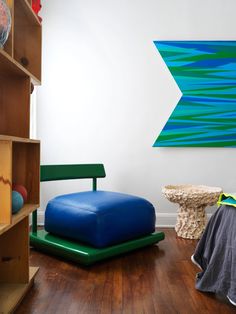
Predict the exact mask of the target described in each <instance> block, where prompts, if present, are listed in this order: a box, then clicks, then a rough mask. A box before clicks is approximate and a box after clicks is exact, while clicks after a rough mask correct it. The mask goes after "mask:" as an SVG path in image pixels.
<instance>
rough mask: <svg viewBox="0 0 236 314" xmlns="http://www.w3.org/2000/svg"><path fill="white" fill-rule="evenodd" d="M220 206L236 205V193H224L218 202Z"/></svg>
mask: <svg viewBox="0 0 236 314" xmlns="http://www.w3.org/2000/svg"><path fill="white" fill-rule="evenodd" d="M217 204H218V205H219V206H221V205H229V206H233V207H236V195H233V194H226V193H222V194H221V195H220V197H219V200H218V202H217Z"/></svg>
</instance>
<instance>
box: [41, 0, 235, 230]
mask: <svg viewBox="0 0 236 314" xmlns="http://www.w3.org/2000/svg"><path fill="white" fill-rule="evenodd" d="M42 5H43V9H42V11H41V16H42V17H43V68H42V71H43V81H42V83H43V85H42V87H40V88H39V89H38V91H37V110H38V111H37V119H38V121H37V134H38V138H40V139H41V141H42V154H41V156H42V158H41V159H42V163H43V164H46V163H47V164H53V163H96V162H99V163H104V164H105V167H106V171H107V178H106V179H102V180H100V184H99V188H100V189H108V190H113V191H123V192H126V193H131V194H136V195H140V196H142V197H145V198H147V199H149V200H150V201H151V202H153V204H154V205H155V207H156V210H157V216H158V220H157V223H158V224H159V225H163V224H164V225H166V224H167V225H168V224H173V223H174V222H175V215H176V209H177V206H175V205H173V204H171V203H169V202H168V201H167V200H165V198H164V197H163V196H162V194H161V187H162V186H163V185H166V184H177V183H192V184H206V185H213V186H221V187H223V188H224V190H225V191H227V192H231V191H234V190H236V176H235V161H236V158H235V157H236V150H235V149H222V148H219V149H217V148H215V149H212V148H208V149H207V148H152V144H153V143H154V141H155V139H156V137H157V135H158V134H159V132H160V131H161V129H162V127H163V126H164V124H165V122H166V121H167V119H168V117H169V115H170V113H171V111H172V110H173V109H174V107H175V105H176V103H177V101H178V99H179V98H180V95H181V94H180V91H179V89H178V87H177V86H176V84H175V82H174V80H173V78H172V76H171V75H170V73H169V72H168V70H167V68H166V66H165V64H164V62H163V60H162V59H161V57H160V55H159V54H158V52H157V50H156V48H155V47H154V44H153V41H154V40H198V39H199V40H202V39H206V40H207V39H208V40H211V39H224V40H227V39H231V40H232V39H236V38H235V28H236V19H235V9H236V2H235V0H227V1H225V0H198V1H197V0H149V1H147V0H129V1H128V0H100V1H97V0H70V1H64V0H50V1H46V0H44V1H42ZM84 188H88V183H87V182H83V183H82V184H81V183H79V182H78V181H77V182H72V181H70V182H64V183H59V182H56V183H55V182H54V183H44V185H43V186H42V198H41V199H42V201H41V205H42V206H41V208H42V209H43V208H44V207H45V202H46V201H47V200H48V199H49V198H51V197H53V196H54V195H57V194H60V193H67V192H70V191H71V192H74V191H77V190H81V189H84ZM208 212H212V209H208Z"/></svg>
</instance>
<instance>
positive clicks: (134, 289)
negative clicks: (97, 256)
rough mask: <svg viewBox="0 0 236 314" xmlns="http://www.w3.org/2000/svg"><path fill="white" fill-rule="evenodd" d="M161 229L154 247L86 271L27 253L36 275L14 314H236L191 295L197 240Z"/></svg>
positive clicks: (214, 300) (219, 301)
mask: <svg viewBox="0 0 236 314" xmlns="http://www.w3.org/2000/svg"><path fill="white" fill-rule="evenodd" d="M162 230H164V232H165V234H166V239H165V240H164V241H162V242H160V243H159V244H158V246H151V247H147V248H145V249H142V250H139V251H136V252H132V253H129V254H126V255H124V256H122V257H117V258H113V259H111V260H107V261H104V262H102V263H99V264H96V265H93V266H90V267H87V268H86V267H81V266H78V265H75V264H72V263H69V262H65V261H62V260H60V259H57V258H54V257H51V256H47V255H45V254H42V253H39V252H36V251H34V250H32V251H31V265H33V266H39V267H40V271H39V273H38V275H37V277H36V280H35V285H34V287H33V288H32V290H31V291H30V292H29V293H28V295H27V296H26V297H25V299H24V300H23V301H22V303H21V305H20V307H19V308H18V310H17V311H16V313H17V314H20V313H21V314H27V313H40V314H54V313H55V314H67V313H70V314H76V313H79V314H90V313H91V314H92V313H101V314H106V313H117V314H118V313H134V314H142V313H145V314H146V313H147V314H149V313H150V314H152V313H160V314H165V313H166V314H171V313H180V314H185V313H186V314H193V313H198V314H202V313H203V314H205V313H210V314H213V313H214V314H217V313H219V314H220V313H222V314H227V313H236V308H235V307H233V306H232V305H231V304H229V303H228V302H227V301H226V300H224V299H223V298H219V297H216V296H215V295H214V294H207V293H201V292H198V291H196V290H195V288H194V282H195V275H196V273H197V272H198V271H199V270H198V268H197V267H196V266H195V265H193V264H192V262H191V261H190V256H191V254H192V253H193V251H194V248H195V246H196V241H194V240H184V239H181V238H177V237H176V235H175V232H174V230H173V229H162Z"/></svg>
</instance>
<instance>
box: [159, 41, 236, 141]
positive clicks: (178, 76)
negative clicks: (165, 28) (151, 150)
mask: <svg viewBox="0 0 236 314" xmlns="http://www.w3.org/2000/svg"><path fill="white" fill-rule="evenodd" d="M154 44H155V46H156V48H157V49H158V51H159V52H160V54H161V56H162V58H163V60H164V61H165V63H166V65H167V67H168V69H169V70H170V72H171V74H172V75H173V77H174V79H175V81H176V83H177V84H178V86H179V88H180V90H181V92H182V97H181V98H180V100H179V102H178V104H177V106H176V107H175V109H174V111H173V112H172V114H171V116H170V117H169V120H168V121H167V123H166V124H165V126H164V128H163V130H162V131H161V133H160V135H159V136H158V137H157V139H156V141H155V143H154V144H153V146H154V147H170V146H172V147H174V146H175V147H178V146H179V147H236V41H154Z"/></svg>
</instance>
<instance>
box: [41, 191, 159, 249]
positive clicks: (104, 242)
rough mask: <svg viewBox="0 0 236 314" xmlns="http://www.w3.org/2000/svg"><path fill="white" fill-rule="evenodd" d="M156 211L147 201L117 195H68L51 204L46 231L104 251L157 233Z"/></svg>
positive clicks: (46, 216)
mask: <svg viewBox="0 0 236 314" xmlns="http://www.w3.org/2000/svg"><path fill="white" fill-rule="evenodd" d="M155 221H156V216H155V209H154V207H153V205H152V204H151V203H150V202H148V201H147V200H145V199H143V198H140V197H137V196H132V195H127V194H122V193H115V192H107V191H89V192H80V193H73V194H66V195H61V196H58V197H55V198H54V199H52V200H51V201H49V203H48V205H47V208H46V213H45V229H46V231H48V232H50V233H53V234H56V235H59V236H62V237H67V238H70V239H73V240H77V241H80V242H84V243H88V244H90V245H92V246H94V247H97V248H103V247H106V246H110V245H113V244H117V243H121V242H124V241H127V240H131V239H134V238H137V237H142V236H144V235H147V234H150V233H152V232H154V231H155Z"/></svg>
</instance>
